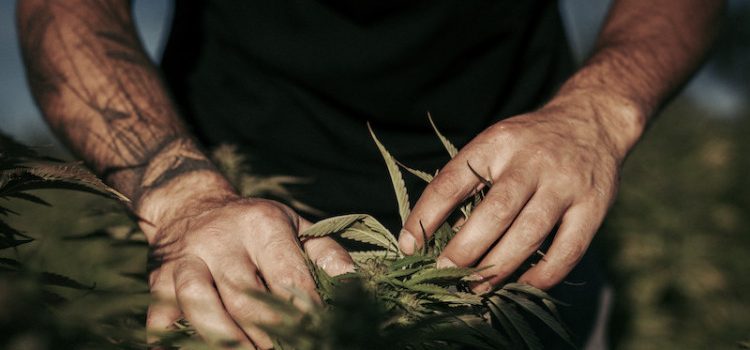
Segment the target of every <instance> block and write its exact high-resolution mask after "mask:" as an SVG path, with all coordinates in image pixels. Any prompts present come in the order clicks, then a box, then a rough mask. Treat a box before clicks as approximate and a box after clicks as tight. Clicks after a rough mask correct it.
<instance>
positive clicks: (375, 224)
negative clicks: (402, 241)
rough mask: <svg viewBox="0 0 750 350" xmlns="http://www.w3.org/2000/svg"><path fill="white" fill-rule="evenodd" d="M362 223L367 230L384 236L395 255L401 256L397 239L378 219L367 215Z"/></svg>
mask: <svg viewBox="0 0 750 350" xmlns="http://www.w3.org/2000/svg"><path fill="white" fill-rule="evenodd" d="M362 224H363V225H364V226H366V227H367V228H368V229H369V230H371V231H374V232H376V233H379V234H381V235H382V236H383V237H384V238H386V239H388V241H389V242H390V243H391V246H392V248H391V249H390V250H391V252H393V253H395V254H396V255H397V256H399V257H400V256H403V254H402V253H401V250H400V249H399V248H398V241H397V240H396V237H395V236H394V235H393V234H392V233H391V231H389V230H388V229H387V228H386V227H385V226H383V224H381V223H380V221H378V220H376V219H375V218H374V217H372V216H370V215H367V216H365V217H364V219H362Z"/></svg>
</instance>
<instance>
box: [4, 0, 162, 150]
mask: <svg viewBox="0 0 750 350" xmlns="http://www.w3.org/2000/svg"><path fill="white" fill-rule="evenodd" d="M134 5H135V17H136V21H137V22H138V30H139V32H140V33H141V37H142V38H143V41H144V44H145V45H146V49H147V50H148V51H149V54H150V55H151V57H152V58H155V57H157V56H158V55H159V53H160V51H161V47H162V44H163V41H164V39H163V38H165V35H166V34H167V33H166V30H168V28H167V22H168V20H169V15H170V13H169V11H168V9H169V5H170V0H143V1H135V3H134ZM14 13H15V1H11V0H0V130H2V131H3V132H5V133H8V134H10V135H12V136H14V137H15V138H17V139H20V140H23V141H27V142H31V141H34V142H40V141H46V140H50V139H51V138H50V136H49V131H48V129H47V126H46V125H45V124H44V121H43V120H42V118H41V116H40V115H39V112H38V111H37V109H36V107H35V106H34V103H33V101H32V99H31V95H30V94H29V92H28V88H27V86H26V80H25V77H24V72H23V64H22V62H21V54H20V52H19V51H18V42H17V39H16V28H15V20H14ZM40 136H41V140H40Z"/></svg>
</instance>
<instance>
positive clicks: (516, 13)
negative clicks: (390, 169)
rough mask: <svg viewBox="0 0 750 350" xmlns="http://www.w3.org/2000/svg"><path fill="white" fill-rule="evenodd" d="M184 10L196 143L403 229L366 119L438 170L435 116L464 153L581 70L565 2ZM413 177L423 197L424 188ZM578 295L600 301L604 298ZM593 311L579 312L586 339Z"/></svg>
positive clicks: (176, 42) (320, 200) (173, 44)
mask: <svg viewBox="0 0 750 350" xmlns="http://www.w3.org/2000/svg"><path fill="white" fill-rule="evenodd" d="M176 6H177V7H176V9H175V17H174V24H173V31H172V35H171V38H170V42H169V44H168V46H167V50H166V52H165V56H164V61H163V68H164V72H165V75H166V78H167V81H168V83H169V85H170V87H171V89H172V91H173V93H174V95H175V99H176V100H177V102H178V104H179V105H180V107H181V108H182V109H183V114H184V115H185V116H186V118H187V119H188V122H189V124H191V126H192V127H193V129H194V131H195V133H196V134H197V135H198V137H199V138H200V139H201V140H202V141H203V142H205V143H206V144H208V145H215V144H219V143H233V144H236V145H238V146H240V147H241V148H242V149H243V150H244V151H246V152H247V153H248V154H249V155H250V157H251V158H250V159H251V166H252V169H253V171H254V172H257V173H259V174H268V175H270V174H283V175H292V176H298V177H303V178H306V179H309V180H310V181H311V182H310V183H309V184H307V185H300V186H297V187H295V188H293V189H292V190H293V191H294V192H295V194H296V197H297V198H298V199H300V200H301V201H303V202H305V203H306V204H309V205H311V206H313V207H316V208H318V209H320V210H322V211H324V212H326V213H327V214H328V215H339V214H344V213H352V212H365V213H370V214H373V215H375V216H376V217H378V218H381V219H384V221H385V222H386V223H387V224H388V225H389V226H390V227H391V228H393V229H395V232H398V227H397V226H398V221H397V206H396V203H395V197H394V195H393V190H392V188H391V185H390V182H389V179H388V174H387V171H386V170H385V165H384V163H383V160H382V158H381V157H380V155H379V153H378V151H377V149H376V147H375V145H374V143H373V142H372V139H371V138H370V136H369V133H368V132H367V128H366V122H367V121H369V122H370V123H371V124H372V127H373V129H374V130H375V132H376V133H377V135H378V136H379V138H380V139H381V141H382V142H383V143H384V144H385V145H386V147H387V148H388V149H389V150H390V151H391V153H393V154H394V156H396V158H398V159H399V160H400V161H402V162H403V163H405V164H407V165H410V166H412V167H415V168H418V169H422V170H427V171H429V172H433V171H434V170H436V169H439V168H440V167H441V166H442V165H443V164H444V163H445V162H446V161H447V160H448V157H447V155H446V153H445V151H444V150H443V148H442V146H441V144H440V142H439V141H438V140H437V138H436V137H435V135H434V133H433V131H432V130H431V128H430V126H429V123H428V120H427V117H426V113H427V112H428V111H429V112H431V114H432V116H433V118H434V120H435V122H436V124H437V125H438V127H439V128H440V129H442V131H443V132H444V133H445V134H446V135H447V136H448V138H450V139H451V140H452V141H453V142H454V143H456V144H457V145H458V146H462V145H464V144H466V143H467V142H468V141H469V140H470V139H471V138H472V137H474V136H475V135H477V134H478V133H479V132H481V131H482V130H483V129H485V128H486V127H488V126H489V125H490V124H492V123H493V122H496V121H498V120H500V119H502V118H506V117H509V116H512V115H516V114H519V113H523V112H527V111H530V110H533V109H534V108H536V107H538V106H539V105H540V104H541V103H543V102H544V100H545V99H546V98H547V97H549V95H550V94H551V93H552V92H554V90H555V89H556V88H557V87H558V86H559V84H560V83H561V82H562V80H563V79H564V78H565V77H567V76H568V75H569V74H570V72H571V71H572V68H573V65H572V62H571V58H570V57H571V56H570V54H569V49H568V46H567V41H566V38H565V35H564V31H563V27H562V24H561V20H560V17H559V15H558V9H557V3H556V2H554V1H517V0H513V1H500V0H462V1H456V0H374V1H364V0H363V1H351V0H317V1H315V0H273V1H250V0H245V1H221V0H205V1H177V2H176ZM407 178H408V180H407V181H408V184H409V186H410V188H411V189H412V190H411V193H412V198H416V197H417V195H418V194H419V193H420V191H421V188H420V186H419V185H418V183H419V181H418V180H416V179H412V178H409V177H407ZM312 219H315V218H312ZM584 265H587V264H584ZM588 265H591V264H588ZM579 270H580V269H579ZM582 278H584V279H586V280H593V278H592V273H586V274H584V276H583V277H582ZM579 280H580V278H579ZM594 287H596V286H594ZM585 289H586V290H587V291H588V292H591V291H594V292H595V291H596V288H585ZM578 294H580V295H574V296H571V298H575V299H578V298H579V297H583V299H582V300H581V302H582V303H583V304H588V305H591V304H592V299H591V298H592V295H593V294H590V293H588V294H587V293H578ZM571 298H568V299H571ZM569 301H571V302H572V303H575V301H573V300H569ZM593 309H594V306H591V307H590V309H589V310H584V311H586V312H584V313H581V312H580V311H581V309H578V311H579V312H578V314H579V316H583V319H584V320H585V321H584V322H583V325H582V326H581V327H573V328H578V329H574V330H576V331H577V333H579V336H585V334H586V332H588V328H587V327H588V326H590V320H591V314H592V312H593Z"/></svg>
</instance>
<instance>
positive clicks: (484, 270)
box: [473, 189, 568, 293]
mask: <svg viewBox="0 0 750 350" xmlns="http://www.w3.org/2000/svg"><path fill="white" fill-rule="evenodd" d="M567 206H568V203H566V201H564V200H562V199H561V198H560V197H558V196H557V195H555V194H554V193H553V192H550V191H545V190H544V189H540V190H538V191H537V192H536V193H535V194H534V196H533V197H531V199H530V200H529V202H528V203H527V204H526V206H525V207H524V208H523V209H522V210H521V212H520V213H519V214H518V216H517V217H516V219H515V221H514V222H513V224H512V225H511V227H510V228H509V229H508V231H507V232H506V233H505V235H504V236H503V237H502V238H501V239H500V241H498V242H497V244H495V246H494V247H493V248H492V250H490V252H489V253H488V254H487V256H485V257H484V258H483V259H482V261H481V262H480V263H479V265H478V266H477V267H478V268H479V269H480V271H479V274H480V275H481V276H482V277H484V281H483V282H482V283H479V284H478V285H477V286H475V287H474V288H473V289H474V291H475V292H477V293H484V292H486V291H488V290H489V289H490V288H491V287H492V286H493V285H495V284H497V283H499V282H500V281H502V280H503V279H505V278H506V277H508V276H509V275H510V274H512V273H513V272H514V271H515V270H516V269H518V267H519V266H521V264H523V262H524V261H525V260H526V259H527V258H528V257H529V256H531V254H533V253H534V252H535V251H536V250H537V249H538V248H539V246H541V244H542V242H544V239H545V238H546V237H547V236H548V235H549V233H550V232H551V231H552V229H553V228H554V227H555V224H557V222H558V221H559V220H560V217H561V216H562V214H563V212H564V211H565V209H566V207H567Z"/></svg>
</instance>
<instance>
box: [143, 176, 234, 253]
mask: <svg viewBox="0 0 750 350" xmlns="http://www.w3.org/2000/svg"><path fill="white" fill-rule="evenodd" d="M238 198H240V196H239V194H238V193H237V191H236V190H235V189H234V188H233V187H232V185H231V184H230V183H229V181H227V180H226V178H224V176H223V175H222V174H221V173H219V172H218V171H216V170H213V169H206V170H198V171H193V172H189V173H185V174H182V175H180V176H178V177H175V178H174V179H172V180H171V181H169V182H168V183H166V184H164V185H163V186H160V187H158V188H154V189H151V190H148V191H147V192H146V193H144V194H143V195H142V196H141V198H140V200H139V201H138V203H136V204H135V207H134V211H135V213H136V215H138V217H139V218H140V219H141V222H140V225H141V228H142V229H143V232H144V233H145V234H146V238H147V239H148V241H149V242H152V241H153V240H152V238H153V237H154V236H155V235H156V233H157V232H158V231H159V230H160V229H161V228H162V227H164V226H167V225H169V224H170V223H171V222H174V221H175V220H177V219H179V218H182V217H185V216H191V215H198V214H200V213H202V212H204V211H206V210H210V209H212V208H215V207H217V206H219V205H221V204H222V203H226V202H228V201H231V200H234V199H238Z"/></svg>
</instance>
